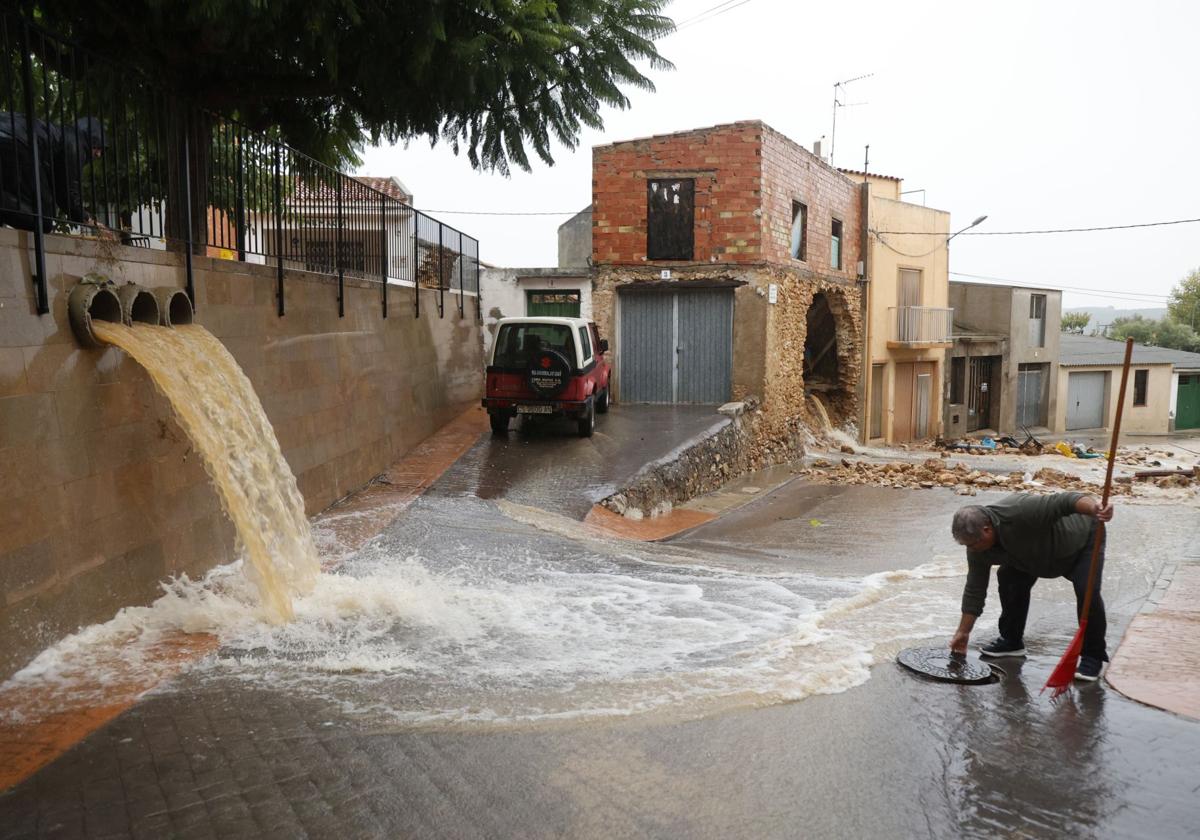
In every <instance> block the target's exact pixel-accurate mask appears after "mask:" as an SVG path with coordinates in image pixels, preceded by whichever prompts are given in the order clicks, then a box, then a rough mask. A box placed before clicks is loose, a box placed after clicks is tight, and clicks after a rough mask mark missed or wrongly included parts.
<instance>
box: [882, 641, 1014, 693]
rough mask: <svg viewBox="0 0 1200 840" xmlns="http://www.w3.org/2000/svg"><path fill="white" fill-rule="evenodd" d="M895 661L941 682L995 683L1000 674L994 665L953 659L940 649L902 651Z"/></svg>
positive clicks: (919, 648) (948, 652) (944, 649)
mask: <svg viewBox="0 0 1200 840" xmlns="http://www.w3.org/2000/svg"><path fill="white" fill-rule="evenodd" d="M896 661H897V662H899V663H900V664H901V665H903V666H904V667H905V668H907V669H908V670H910V671H916V672H917V673H918V674H921V675H922V676H925V677H930V678H931V679H935V680H941V681H942V682H952V683H967V684H970V685H980V684H982V683H990V682H996V680H998V679H999V675H1000V674H1002V673H1004V672H1003V671H1001V670H1000V669H999V668H997V667H996V666H994V665H988V664H987V663H985V662H980V661H979V660H978V659H974V660H972V659H968V658H967V657H965V656H955V655H953V654H951V653H950V651H949V650H948V649H947V648H944V647H916V648H905V649H904V650H902V651H900V655H899V656H897V657H896Z"/></svg>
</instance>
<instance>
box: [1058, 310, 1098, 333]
mask: <svg viewBox="0 0 1200 840" xmlns="http://www.w3.org/2000/svg"><path fill="white" fill-rule="evenodd" d="M1091 320H1092V315H1091V313H1090V312H1064V313H1063V316H1062V327H1061V329H1062V331H1063V332H1065V333H1074V334H1075V335H1083V331H1084V329H1086V328H1087V325H1088V322H1090V321H1091Z"/></svg>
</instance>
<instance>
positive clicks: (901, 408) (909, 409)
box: [892, 362, 917, 443]
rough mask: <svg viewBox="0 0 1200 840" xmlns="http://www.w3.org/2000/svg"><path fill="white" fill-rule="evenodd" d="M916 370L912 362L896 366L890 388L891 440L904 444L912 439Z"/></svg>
mask: <svg viewBox="0 0 1200 840" xmlns="http://www.w3.org/2000/svg"><path fill="white" fill-rule="evenodd" d="M916 368H917V366H916V365H915V364H913V363H912V362H902V363H900V364H897V365H896V380H895V386H894V387H893V388H892V440H893V441H894V442H896V443H904V442H905V441H910V440H912V439H913V402H914V401H913V386H914V385H915V384H916V376H917V374H916Z"/></svg>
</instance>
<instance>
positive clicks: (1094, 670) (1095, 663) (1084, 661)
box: [1075, 656, 1104, 682]
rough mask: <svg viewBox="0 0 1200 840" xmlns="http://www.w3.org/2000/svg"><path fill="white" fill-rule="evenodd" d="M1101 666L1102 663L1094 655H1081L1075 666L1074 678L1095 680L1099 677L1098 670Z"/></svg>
mask: <svg viewBox="0 0 1200 840" xmlns="http://www.w3.org/2000/svg"><path fill="white" fill-rule="evenodd" d="M1103 668H1104V663H1103V662H1101V661H1100V660H1099V659H1096V658H1095V657H1094V656H1081V657H1079V664H1078V665H1077V666H1076V667H1075V679H1077V680H1083V681H1084V682H1095V681H1096V680H1098V679H1100V671H1101V669H1103Z"/></svg>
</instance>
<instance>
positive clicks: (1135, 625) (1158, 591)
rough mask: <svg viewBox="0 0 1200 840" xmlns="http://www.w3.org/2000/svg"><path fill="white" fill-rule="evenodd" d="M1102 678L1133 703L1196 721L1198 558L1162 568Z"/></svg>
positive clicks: (1199, 683)
mask: <svg viewBox="0 0 1200 840" xmlns="http://www.w3.org/2000/svg"><path fill="white" fill-rule="evenodd" d="M1106 679H1107V680H1108V683H1109V685H1111V686H1112V687H1113V688H1115V689H1116V690H1117V691H1119V692H1121V693H1122V694H1124V695H1125V696H1126V697H1129V698H1131V699H1133V700H1137V701H1138V702H1139V703H1145V704H1146V705H1148V706H1155V707H1157V708H1159V709H1166V710H1167V711H1169V712H1175V713H1176V714H1179V715H1184V716H1186V717H1190V718H1195V719H1197V720H1200V556H1194V557H1188V558H1185V559H1183V560H1181V561H1180V562H1179V563H1176V564H1170V565H1168V566H1166V567H1165V568H1164V569H1163V571H1162V575H1161V576H1160V577H1159V580H1158V583H1157V584H1156V585H1155V587H1154V591H1153V592H1151V593H1150V597H1149V598H1148V599H1147V601H1146V603H1145V605H1143V607H1142V609H1141V612H1139V613H1138V614H1137V615H1136V616H1134V618H1133V621H1131V622H1130V623H1129V628H1128V629H1127V630H1126V631H1125V637H1124V638H1123V639H1122V640H1121V644H1120V646H1119V647H1118V648H1117V652H1116V654H1115V655H1114V656H1113V658H1112V662H1111V663H1110V664H1109V668H1108V672H1107V676H1106Z"/></svg>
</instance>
